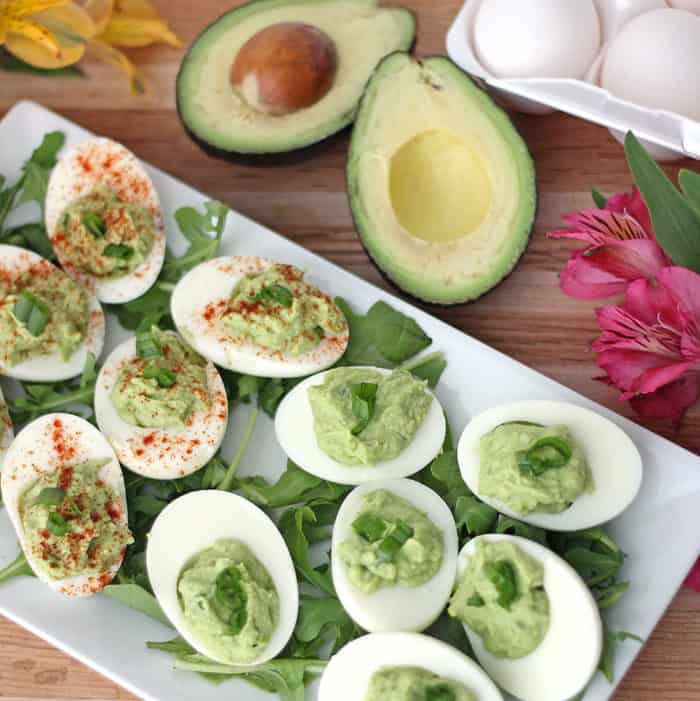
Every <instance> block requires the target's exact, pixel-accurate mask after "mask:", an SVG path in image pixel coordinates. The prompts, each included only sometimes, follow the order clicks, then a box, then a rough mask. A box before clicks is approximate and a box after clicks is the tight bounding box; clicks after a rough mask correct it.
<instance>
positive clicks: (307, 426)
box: [275, 367, 446, 484]
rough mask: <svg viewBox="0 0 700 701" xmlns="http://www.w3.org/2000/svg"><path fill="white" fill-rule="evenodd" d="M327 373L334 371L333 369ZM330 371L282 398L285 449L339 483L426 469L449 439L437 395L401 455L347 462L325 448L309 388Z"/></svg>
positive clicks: (280, 435) (278, 428)
mask: <svg viewBox="0 0 700 701" xmlns="http://www.w3.org/2000/svg"><path fill="white" fill-rule="evenodd" d="M364 369H366V370H368V371H373V372H379V373H381V374H383V375H389V374H391V370H387V369H385V368H375V367H367V368H364ZM327 372H332V370H329V371H327ZM325 375H326V373H325V372H322V373H319V374H317V375H314V376H313V377H309V378H307V379H306V380H304V381H303V382H300V383H299V384H298V385H297V386H296V387H294V388H293V389H292V390H291V392H289V394H287V396H286V397H285V398H284V399H283V400H282V402H281V403H280V405H279V407H278V408H277V413H276V414H275V434H276V435H277V441H278V443H279V444H280V446H281V447H282V450H284V452H285V453H286V454H287V457H289V458H290V459H291V460H293V461H294V462H295V463H296V464H297V465H299V467H301V468H303V469H304V470H306V471H307V472H310V473H311V474H313V475H316V476H317V477H320V478H321V479H325V480H330V481H332V482H338V483H339V484H362V483H363V482H369V481H371V480H378V479H390V478H398V477H409V476H410V475H413V474H415V473H416V472H418V471H419V470H422V469H423V468H424V467H425V466H426V465H427V464H428V463H429V462H430V461H431V460H432V459H433V458H434V457H435V456H436V455H437V454H438V453H439V452H440V451H441V450H442V444H443V442H444V440H445V431H446V423H445V413H444V412H443V410H442V407H441V406H440V402H439V401H438V400H437V397H436V396H435V395H434V394H432V392H430V390H429V389H427V388H426V392H430V394H431V395H432V397H433V401H432V402H431V403H430V408H429V409H428V413H427V415H426V417H425V419H424V420H423V423H422V424H421V425H420V426H419V427H418V430H417V431H416V433H415V435H414V436H413V439H412V440H411V442H410V443H409V444H408V445H407V446H406V447H405V448H404V450H403V451H402V452H401V454H400V455H398V456H396V457H395V458H393V459H392V460H386V461H384V462H378V463H376V464H375V465H371V466H365V465H343V464H342V463H340V462H338V461H337V460H334V459H333V458H332V457H330V456H329V455H326V453H324V452H323V450H321V448H320V447H319V445H318V443H317V442H316V435H315V434H314V416H313V413H312V411H311V404H310V402H309V396H308V391H307V390H308V389H309V387H313V386H314V385H320V384H323V381H324V378H325Z"/></svg>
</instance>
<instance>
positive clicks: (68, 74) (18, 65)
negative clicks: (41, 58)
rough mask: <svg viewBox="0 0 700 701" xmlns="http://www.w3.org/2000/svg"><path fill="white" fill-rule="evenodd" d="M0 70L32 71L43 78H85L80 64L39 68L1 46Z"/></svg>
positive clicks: (11, 71)
mask: <svg viewBox="0 0 700 701" xmlns="http://www.w3.org/2000/svg"><path fill="white" fill-rule="evenodd" d="M0 70H2V71H6V72H7V73H31V74H32V75H35V76H40V77H43V78H84V77H85V73H84V72H83V71H82V70H81V69H80V68H79V67H78V66H64V67H63V68H37V67H36V66H32V65H31V64H29V63H26V62H25V61H22V60H21V59H19V58H16V57H15V56H13V55H12V54H11V53H10V52H9V51H5V49H3V48H1V47H0Z"/></svg>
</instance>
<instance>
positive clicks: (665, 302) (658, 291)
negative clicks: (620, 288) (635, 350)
mask: <svg viewBox="0 0 700 701" xmlns="http://www.w3.org/2000/svg"><path fill="white" fill-rule="evenodd" d="M660 272H661V271H660ZM625 309H626V311H627V312H628V313H629V314H631V315H632V316H635V317H637V318H638V319H640V320H642V321H644V322H645V323H646V324H649V325H651V324H655V323H657V322H658V321H659V318H661V319H663V321H664V323H665V324H668V325H671V326H673V327H675V328H677V329H679V332H680V329H681V328H682V325H683V320H682V318H681V317H680V315H679V314H678V305H677V304H676V301H675V300H674V298H673V296H672V295H671V293H670V292H669V291H668V290H667V289H666V288H665V287H664V286H662V285H659V284H657V283H656V282H653V281H650V280H635V281H634V282H632V283H630V284H629V286H628V287H627V295H626V297H625Z"/></svg>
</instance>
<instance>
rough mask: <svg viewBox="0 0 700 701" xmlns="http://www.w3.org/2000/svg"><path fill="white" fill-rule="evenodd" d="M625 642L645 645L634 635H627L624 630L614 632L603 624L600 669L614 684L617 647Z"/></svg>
mask: <svg viewBox="0 0 700 701" xmlns="http://www.w3.org/2000/svg"><path fill="white" fill-rule="evenodd" d="M625 640H636V641H637V642H639V643H642V644H643V643H644V640H643V639H642V638H640V637H639V636H638V635H634V633H627V632H626V631H624V630H618V631H613V630H610V628H608V626H607V625H606V624H605V622H603V652H602V653H601V655H600V662H599V663H598V669H599V670H600V671H601V672H602V673H603V674H604V675H605V678H606V679H607V680H608V681H609V682H610V683H611V684H612V682H613V679H614V661H615V647H616V644H617V643H619V642H624V641H625Z"/></svg>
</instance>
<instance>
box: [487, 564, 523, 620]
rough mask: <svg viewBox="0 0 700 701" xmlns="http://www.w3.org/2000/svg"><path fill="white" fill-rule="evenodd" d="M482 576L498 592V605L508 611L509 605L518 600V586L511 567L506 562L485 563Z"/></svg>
mask: <svg viewBox="0 0 700 701" xmlns="http://www.w3.org/2000/svg"><path fill="white" fill-rule="evenodd" d="M484 574H485V575H486V577H487V579H488V580H489V582H491V584H493V585H494V586H495V587H496V590H497V591H498V599H497V602H498V605H499V606H500V607H501V608H504V609H506V611H510V605H511V604H512V603H513V602H514V601H515V600H516V599H517V598H518V586H517V579H516V576H515V570H514V569H513V565H511V564H510V562H508V561H507V560H498V561H497V562H487V563H486V564H485V565H484Z"/></svg>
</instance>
